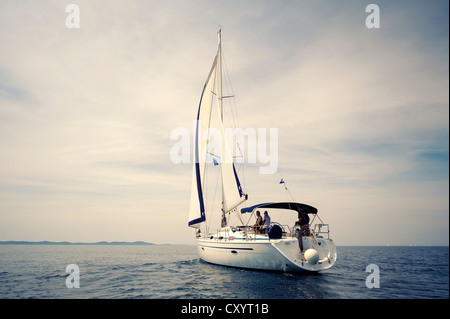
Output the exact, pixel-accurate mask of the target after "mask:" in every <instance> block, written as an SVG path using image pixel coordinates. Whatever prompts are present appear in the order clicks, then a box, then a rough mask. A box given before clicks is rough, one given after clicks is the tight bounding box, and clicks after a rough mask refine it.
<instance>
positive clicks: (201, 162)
mask: <svg viewBox="0 0 450 319" xmlns="http://www.w3.org/2000/svg"><path fill="white" fill-rule="evenodd" d="M221 51H222V50H221V34H220V31H219V47H218V50H217V54H216V57H215V59H214V62H213V65H212V67H211V70H210V71H209V74H208V78H207V79H206V82H205V85H204V87H203V91H202V95H201V98H200V103H199V107H198V113H197V123H196V127H195V138H194V165H193V173H192V189H191V204H190V210H189V223H188V225H189V226H191V227H196V228H198V227H199V226H200V223H202V222H204V221H205V220H206V217H205V202H204V196H203V195H204V188H203V186H204V179H205V163H206V153H207V145H208V141H207V139H204V138H203V132H206V131H207V130H208V128H209V127H210V123H211V111H212V105H213V96H214V95H217V108H218V112H217V114H218V115H219V116H220V120H219V121H218V122H219V131H220V133H221V136H222V143H221V163H220V166H221V171H222V201H223V205H222V209H223V212H224V213H226V212H229V211H230V210H232V209H233V208H235V207H237V206H238V205H239V204H241V203H243V202H244V201H245V200H246V195H245V194H244V192H243V191H242V186H241V183H240V181H239V177H238V175H237V173H236V169H235V167H234V163H233V156H232V154H231V152H230V149H229V147H228V146H227V141H226V134H225V128H224V125H223V106H222V57H221ZM216 82H217V83H216ZM214 88H216V91H217V93H214Z"/></svg>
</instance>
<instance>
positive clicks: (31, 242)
mask: <svg viewBox="0 0 450 319" xmlns="http://www.w3.org/2000/svg"><path fill="white" fill-rule="evenodd" d="M0 245H122V246H123V245H137V246H139V245H141V246H145V245H157V244H153V243H147V242H145V241H134V242H127V241H111V242H108V241H99V242H96V243H72V242H68V241H60V242H55V241H15V240H10V241H0Z"/></svg>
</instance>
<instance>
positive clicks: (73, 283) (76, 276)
mask: <svg viewBox="0 0 450 319" xmlns="http://www.w3.org/2000/svg"><path fill="white" fill-rule="evenodd" d="M66 272H67V273H69V275H68V276H67V278H66V287H67V288H80V268H79V267H78V266H77V265H75V264H70V265H67V267H66Z"/></svg>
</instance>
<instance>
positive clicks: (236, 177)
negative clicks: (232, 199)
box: [233, 163, 244, 197]
mask: <svg viewBox="0 0 450 319" xmlns="http://www.w3.org/2000/svg"><path fill="white" fill-rule="evenodd" d="M233 172H234V178H235V179H236V185H237V188H238V191H239V197H242V196H244V192H243V191H242V186H241V182H240V181H239V177H238V175H237V173H236V169H235V168H234V163H233Z"/></svg>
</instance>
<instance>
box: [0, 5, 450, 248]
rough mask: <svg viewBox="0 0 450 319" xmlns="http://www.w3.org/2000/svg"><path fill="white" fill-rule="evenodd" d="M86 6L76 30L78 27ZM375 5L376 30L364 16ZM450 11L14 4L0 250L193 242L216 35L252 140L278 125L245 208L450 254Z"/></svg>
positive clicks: (1, 83)
mask: <svg viewBox="0 0 450 319" xmlns="http://www.w3.org/2000/svg"><path fill="white" fill-rule="evenodd" d="M70 3H74V4H76V5H77V6H78V7H79V10H80V12H79V17H80V20H79V21H80V25H79V28H68V27H67V25H66V19H67V17H68V16H69V15H70V14H71V12H66V7H67V6H68V5H69V4H70ZM370 3H376V4H377V5H378V7H379V13H380V15H379V21H380V25H379V28H368V27H367V25H366V18H367V17H368V16H369V15H370V14H371V13H370V12H369V13H368V12H366V6H367V5H368V4H370ZM448 12H449V8H448V1H446V0H443V1H440V0H432V1H411V0H394V1H379V0H374V1H357V0H345V1H332V0H329V1H313V0H309V1H300V0H296V1H294V0H284V1H269V0H262V1H256V0H245V1H237V0H231V1H215V0H213V1H206V0H189V1H184V0H183V1H181V0H180V1H177V0H172V1H162V0H160V1H159V0H156V1H134V0H126V1H125V0H122V1H106V0H105V1H102V0H96V1H82V0H73V1H61V0H58V1H56V0H55V1H50V0H45V1H32V0H29V1H12V0H3V1H1V2H0V43H1V46H0V48H1V49H0V241H6V240H27V241H41V240H49V241H74V242H96V241H138V240H143V241H148V242H153V243H172V244H194V243H195V237H194V230H193V229H191V228H188V227H187V222H188V210H189V201H190V192H191V178H192V175H191V174H192V164H189V163H174V162H173V161H172V160H171V158H170V151H171V148H172V147H173V146H174V144H175V141H173V140H171V139H170V134H171V132H172V131H173V130H174V129H177V128H185V129H187V130H189V131H190V132H191V131H192V121H193V120H194V118H195V116H196V112H197V107H198V101H199V99H200V94H201V90H202V88H203V84H204V81H205V79H206V76H207V74H208V71H209V69H210V67H211V64H212V61H213V59H214V56H215V53H216V50H217V34H216V33H217V31H218V29H219V26H221V28H222V46H223V52H224V58H225V59H226V60H225V61H226V65H227V69H228V71H229V74H230V78H231V81H232V85H233V91H234V94H235V97H236V104H237V109H238V115H239V124H240V126H241V127H242V128H244V129H245V128H267V129H269V128H277V129H278V167H279V172H277V173H275V174H260V172H259V170H258V168H259V166H260V164H258V163H255V164H249V165H247V166H248V167H246V171H245V178H244V187H245V191H246V192H247V193H248V194H249V201H248V204H249V205H253V204H256V203H259V202H267V201H278V200H280V201H282V200H286V194H285V191H284V185H280V184H279V180H280V177H282V178H283V179H284V180H285V181H286V186H287V187H288V188H289V191H290V193H291V194H292V196H293V197H294V199H295V200H296V201H298V202H302V203H308V204H310V205H313V206H315V207H317V208H318V209H319V216H320V217H321V218H322V220H324V222H327V223H329V224H330V230H331V237H332V238H333V239H334V241H335V243H336V245H337V246H339V245H448V242H449V195H448V194H449V91H448V87H449V83H448V82H449V81H448V79H449V62H448V58H449V18H448Z"/></svg>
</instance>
